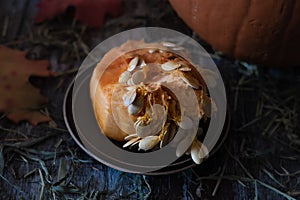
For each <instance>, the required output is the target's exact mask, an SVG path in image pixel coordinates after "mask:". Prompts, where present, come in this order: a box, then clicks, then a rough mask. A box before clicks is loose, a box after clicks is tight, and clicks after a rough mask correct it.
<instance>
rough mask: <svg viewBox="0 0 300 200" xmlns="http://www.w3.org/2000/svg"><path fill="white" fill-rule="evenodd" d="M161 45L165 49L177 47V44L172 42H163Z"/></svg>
mask: <svg viewBox="0 0 300 200" xmlns="http://www.w3.org/2000/svg"><path fill="white" fill-rule="evenodd" d="M161 44H162V45H163V46H165V47H176V44H174V43H172V42H162V43H161Z"/></svg>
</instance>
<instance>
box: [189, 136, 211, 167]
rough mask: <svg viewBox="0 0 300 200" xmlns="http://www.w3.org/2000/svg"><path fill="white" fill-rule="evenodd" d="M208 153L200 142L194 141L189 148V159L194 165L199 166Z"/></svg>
mask: <svg viewBox="0 0 300 200" xmlns="http://www.w3.org/2000/svg"><path fill="white" fill-rule="evenodd" d="M208 154H209V152H208V149H207V147H206V146H205V145H203V144H202V143H201V142H200V141H198V140H197V141H194V142H193V144H192V147H191V157H192V159H193V161H194V162H195V163H196V164H200V163H201V162H202V161H203V159H204V158H206V157H207V156H208Z"/></svg>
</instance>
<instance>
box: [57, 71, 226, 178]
mask: <svg viewBox="0 0 300 200" xmlns="http://www.w3.org/2000/svg"><path fill="white" fill-rule="evenodd" d="M93 69H94V68H93V67H90V68H88V69H86V70H85V71H84V72H83V73H81V74H80V76H81V78H80V79H79V80H80V81H81V82H80V83H78V85H79V87H78V88H77V90H83V88H86V87H83V86H84V85H85V86H86V84H89V81H90V78H91V75H92V72H93ZM73 86H74V80H73V81H72V82H71V84H70V86H69V87H68V89H67V92H66V95H65V98H64V104H63V114H64V120H65V124H66V126H67V129H68V130H69V132H70V134H71V136H72V137H73V139H74V140H75V142H76V143H77V144H78V145H79V146H80V147H81V148H82V149H83V150H84V151H85V152H86V153H87V154H88V155H90V156H91V157H93V158H94V159H96V160H97V161H99V162H101V163H103V160H101V158H99V157H98V156H97V155H95V154H94V153H92V152H91V151H89V150H88V148H87V147H86V146H85V145H84V143H83V142H82V141H81V139H80V136H79V135H83V134H84V133H83V132H79V131H80V130H78V129H77V128H76V124H75V122H74V118H73V112H72V110H73V109H72V94H73V92H76V91H73ZM86 92H87V93H88V91H86ZM87 96H88V97H87V98H89V94H87ZM75 97H76V96H75ZM90 106H92V102H91V105H90ZM229 118H230V116H229V113H228V112H227V115H226V121H225V124H224V128H223V131H222V133H221V136H220V138H219V140H218V142H217V144H216V145H215V146H214V148H213V149H212V150H211V151H210V154H209V156H212V155H213V154H215V152H217V150H218V149H219V148H220V147H221V145H222V144H223V143H224V141H225V139H226V137H227V135H228V131H229V124H230V119H229ZM99 134H102V133H100V132H99ZM98 148H99V149H100V148H101V146H99V147H98ZM104 163H105V162H104ZM106 164H108V165H109V163H106ZM110 166H112V165H110ZM194 166H196V164H195V163H194V162H193V160H192V159H191V157H190V155H185V154H184V155H183V156H181V157H180V158H178V159H177V160H176V161H175V162H173V163H172V164H170V165H168V166H167V167H164V168H162V169H160V170H157V171H152V172H147V173H146V174H147V175H166V174H172V173H176V172H179V171H182V170H185V169H188V168H191V167H194ZM113 167H114V166H113ZM115 168H117V169H120V168H118V167H117V166H115ZM121 170H122V169H121ZM136 173H138V172H136Z"/></svg>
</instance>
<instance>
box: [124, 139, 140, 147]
mask: <svg viewBox="0 0 300 200" xmlns="http://www.w3.org/2000/svg"><path fill="white" fill-rule="evenodd" d="M138 140H140V138H138V137H136V138H132V139H131V140H129V141H128V142H126V143H125V144H124V145H123V148H126V147H128V146H130V145H132V144H133V143H135V142H137V141H138Z"/></svg>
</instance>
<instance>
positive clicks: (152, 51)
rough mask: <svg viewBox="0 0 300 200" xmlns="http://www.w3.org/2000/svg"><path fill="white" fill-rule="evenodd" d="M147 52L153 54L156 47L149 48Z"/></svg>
mask: <svg viewBox="0 0 300 200" xmlns="http://www.w3.org/2000/svg"><path fill="white" fill-rule="evenodd" d="M148 52H149V53H151V54H153V53H154V52H156V49H149V50H148Z"/></svg>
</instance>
